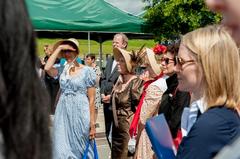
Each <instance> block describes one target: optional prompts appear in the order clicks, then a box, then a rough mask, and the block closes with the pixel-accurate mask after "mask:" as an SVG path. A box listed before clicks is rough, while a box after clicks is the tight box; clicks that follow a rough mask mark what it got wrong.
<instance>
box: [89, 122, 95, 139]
mask: <svg viewBox="0 0 240 159" xmlns="http://www.w3.org/2000/svg"><path fill="white" fill-rule="evenodd" d="M95 137H96V128H95V125H92V126H90V132H89V139H90V140H91V139H94V138H95Z"/></svg>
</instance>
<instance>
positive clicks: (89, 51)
mask: <svg viewBox="0 0 240 159" xmlns="http://www.w3.org/2000/svg"><path fill="white" fill-rule="evenodd" d="M90 45H91V44H90V32H88V53H89V54H90V53H91V48H90V47H91V46H90Z"/></svg>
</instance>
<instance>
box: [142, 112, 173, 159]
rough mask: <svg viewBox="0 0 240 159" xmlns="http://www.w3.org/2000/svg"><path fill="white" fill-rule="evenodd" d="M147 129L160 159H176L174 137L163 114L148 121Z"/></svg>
mask: <svg viewBox="0 0 240 159" xmlns="http://www.w3.org/2000/svg"><path fill="white" fill-rule="evenodd" d="M145 129H146V132H147V134H148V137H149V139H150V141H151V144H152V148H153V151H154V152H155V154H156V156H157V158H158V159H175V158H176V157H175V153H174V152H176V149H175V146H174V144H173V140H172V135H171V132H170V130H169V127H168V124H167V121H166V119H165V117H164V115H163V114H160V115H158V116H155V117H153V118H150V119H148V120H147V122H146V126H145Z"/></svg>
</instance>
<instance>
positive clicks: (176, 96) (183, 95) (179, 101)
mask: <svg viewBox="0 0 240 159" xmlns="http://www.w3.org/2000/svg"><path fill="white" fill-rule="evenodd" d="M166 82H167V86H168V89H167V90H166V91H165V92H164V94H163V96H162V101H161V103H160V107H159V111H158V114H161V113H163V114H164V115H165V118H166V120H167V122H168V125H169V128H170V131H171V133H172V137H173V138H175V137H176V136H177V132H178V130H179V129H180V127H181V116H182V112H183V109H184V107H188V106H189V104H190V94H189V93H188V92H182V91H179V90H178V89H177V86H178V80H177V75H176V74H174V75H172V76H171V77H169V78H168V79H167V80H166Z"/></svg>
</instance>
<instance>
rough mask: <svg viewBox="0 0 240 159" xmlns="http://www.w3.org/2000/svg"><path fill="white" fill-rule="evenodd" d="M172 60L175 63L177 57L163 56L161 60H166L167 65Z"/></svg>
mask: <svg viewBox="0 0 240 159" xmlns="http://www.w3.org/2000/svg"><path fill="white" fill-rule="evenodd" d="M170 61H173V62H174V64H175V63H176V62H175V59H171V58H168V57H162V58H161V62H165V63H166V64H167V65H168V64H169V63H170Z"/></svg>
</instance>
